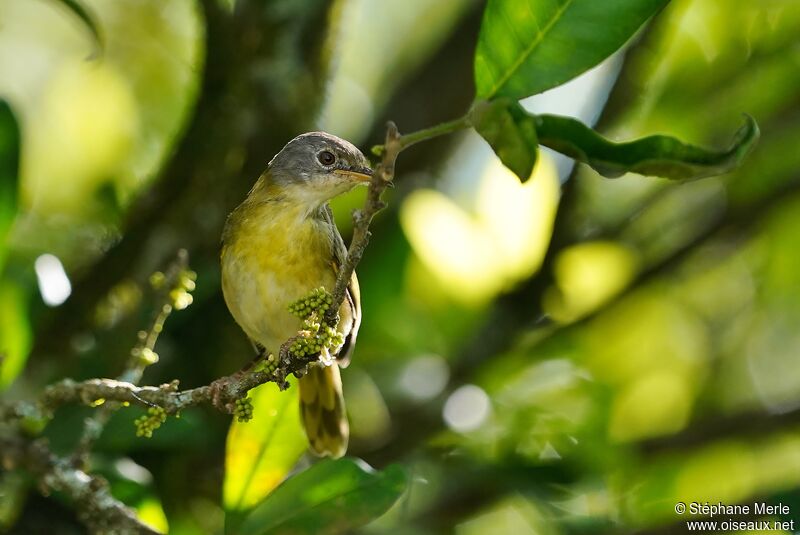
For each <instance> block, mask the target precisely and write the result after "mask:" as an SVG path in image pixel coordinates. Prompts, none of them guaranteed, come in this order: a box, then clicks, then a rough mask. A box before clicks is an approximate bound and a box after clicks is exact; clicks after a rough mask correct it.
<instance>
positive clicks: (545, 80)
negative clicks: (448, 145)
mask: <svg viewBox="0 0 800 535" xmlns="http://www.w3.org/2000/svg"><path fill="white" fill-rule="evenodd" d="M667 2H668V0H489V2H488V4H487V5H486V9H485V11H484V13H483V22H482V24H481V30H480V35H479V36H478V48H477V50H476V51H475V86H476V88H477V93H478V95H477V96H478V98H479V99H491V98H494V97H498V96H504V97H511V98H514V99H521V98H524V97H527V96H530V95H534V94H536V93H541V92H542V91H544V90H546V89H550V88H551V87H555V86H557V85H561V84H563V83H564V82H567V81H569V80H570V79H572V78H574V77H575V76H577V75H579V74H580V73H582V72H584V71H586V70H588V69H590V68H592V67H594V66H595V65H597V64H598V63H600V62H601V61H603V60H604V59H605V58H607V57H608V56H610V55H611V54H613V53H614V52H615V51H616V50H617V49H618V48H620V47H621V46H622V45H624V44H625V42H626V41H627V40H628V39H630V37H631V36H632V35H633V34H634V33H635V32H636V30H638V29H639V27H641V26H642V24H644V22H645V21H647V19H648V18H650V17H651V16H652V15H654V14H655V13H657V12H658V11H659V10H660V9H661V8H662V7H663V6H664V5H665V4H666V3H667Z"/></svg>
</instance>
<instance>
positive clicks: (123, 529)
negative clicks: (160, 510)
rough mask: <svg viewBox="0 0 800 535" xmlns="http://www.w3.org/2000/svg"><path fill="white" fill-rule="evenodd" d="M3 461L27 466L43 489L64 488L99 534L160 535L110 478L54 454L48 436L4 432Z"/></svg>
mask: <svg viewBox="0 0 800 535" xmlns="http://www.w3.org/2000/svg"><path fill="white" fill-rule="evenodd" d="M0 461H2V466H3V467H4V468H7V469H13V468H16V467H23V468H25V469H26V470H27V471H28V472H30V473H31V474H33V475H34V476H36V478H37V479H38V480H39V483H40V485H41V487H42V488H43V489H46V490H47V491H48V492H49V491H58V492H63V493H64V494H66V495H68V496H69V497H70V498H71V499H72V501H73V503H74V506H75V510H76V512H77V515H78V519H79V520H80V521H81V522H83V523H84V524H85V525H86V527H88V528H89V531H90V532H91V533H95V534H112V533H113V534H115V535H141V534H145V535H156V534H158V533H159V532H158V531H156V530H154V529H152V528H151V527H149V526H147V525H146V524H144V523H142V522H141V521H140V520H139V519H138V518H137V516H136V513H135V512H134V511H133V510H132V509H131V508H129V507H128V506H126V505H125V504H124V503H122V502H120V501H119V500H117V499H116V498H114V496H113V495H112V494H111V491H110V489H109V486H108V482H107V481H106V480H105V479H103V478H101V477H99V476H94V475H91V474H88V473H86V472H84V471H83V470H80V469H77V468H75V467H74V466H73V465H72V463H70V462H69V461H68V460H66V459H63V458H61V457H58V456H56V455H54V454H53V452H52V451H50V449H49V448H48V447H47V444H46V443H45V441H44V440H42V439H40V440H34V441H30V440H29V439H24V438H22V437H19V436H5V435H0Z"/></svg>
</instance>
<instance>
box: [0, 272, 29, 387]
mask: <svg viewBox="0 0 800 535" xmlns="http://www.w3.org/2000/svg"><path fill="white" fill-rule="evenodd" d="M31 339H32V334H31V326H30V323H29V322H28V296H27V294H26V292H25V290H24V289H23V288H22V287H20V286H19V285H18V284H16V283H15V282H14V281H12V280H9V279H0V390H2V389H3V388H5V387H6V386H8V385H9V384H11V383H12V382H13V381H14V379H16V377H17V375H19V373H20V372H21V371H22V369H23V368H24V367H25V362H26V361H27V359H28V352H29V351H30V348H31Z"/></svg>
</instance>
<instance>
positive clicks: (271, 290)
mask: <svg viewBox="0 0 800 535" xmlns="http://www.w3.org/2000/svg"><path fill="white" fill-rule="evenodd" d="M372 175H373V171H372V169H371V168H370V164H369V161H368V160H367V158H366V157H365V156H364V154H363V153H362V152H361V151H360V150H359V149H358V148H356V147H355V146H354V145H353V144H351V143H350V142H348V141H346V140H344V139H341V138H339V137H336V136H333V135H331V134H328V133H325V132H308V133H305V134H301V135H299V136H297V137H295V138H294V139H292V140H291V141H289V142H288V143H287V144H286V145H285V146H284V147H283V149H281V151H280V152H278V153H277V154H276V155H275V156H274V157H273V158H272V160H271V161H270V162H269V164H268V165H267V168H266V170H265V171H264V172H263V174H262V175H261V176H260V177H259V178H258V180H257V181H256V182H255V184H254V185H253V187H252V189H251V190H250V192H249V193H248V194H247V197H246V198H245V200H244V201H243V202H242V203H241V204H240V205H239V206H238V207H237V208H235V209H234V210H233V212H231V214H230V215H229V216H228V219H227V220H226V223H225V228H224V230H223V235H222V250H221V258H220V261H221V271H222V293H223V296H224V298H225V303H226V304H227V306H228V309H229V310H230V312H231V315H232V316H233V318H234V319H235V320H236V322H237V323H238V324H239V326H240V327H241V328H242V330H243V331H244V332H245V334H246V335H247V336H248V337H249V338H250V340H251V341H252V342H253V344H254V346H255V347H256V348H257V350H258V351H261V352H263V354H273V355H278V352H279V350H280V347H281V345H282V344H283V343H285V342H286V341H287V340H289V339H290V338H292V337H294V336H296V335H297V333H298V331H299V330H300V329H302V322H301V320H300V319H299V318H298V317H296V316H295V315H293V314H292V313H291V312H290V311H289V305H290V304H291V303H293V302H296V301H298V300H300V299H302V298H304V297H306V296H308V295H309V294H310V292H312V291H313V290H315V289H317V288H319V287H323V288H325V289H326V290H327V291H328V292H330V293H332V292H333V289H334V286H335V283H336V277H337V274H338V271H339V269H340V266H341V265H342V264H343V262H344V261H345V259H346V257H347V249H346V247H345V245H344V241H343V240H342V236H341V235H340V234H339V231H338V229H337V227H336V224H335V222H334V219H333V213H332V212H331V208H330V205H329V204H328V203H329V201H330V200H331V199H333V198H334V197H336V196H337V195H341V194H343V193H345V192H347V191H350V190H351V189H353V188H354V187H356V186H358V185H365V184H368V183H369V181H370V179H371V177H372ZM339 318H340V319H339V323H338V326H337V330H338V331H339V333H341V334H342V340H343V343H341V345H339V346H338V347H334V348H332V349H331V350H330V354H331V356H332V357H335V363H333V364H332V365H324V364H323V363H321V362H320V363H313V364H312V365H309V367H308V370H307V372H306V373H305V374H304V375H303V376H302V377H301V378H300V379H299V381H298V386H299V393H300V395H299V398H300V415H301V421H302V423H303V427H304V428H305V432H306V436H307V437H308V442H309V446H310V449H311V451H312V452H313V453H314V454H316V455H318V456H323V457H324V456H328V457H332V458H339V457H342V456H343V455H344V454H345V453H346V451H347V444H348V440H349V425H348V421H347V416H346V413H345V404H344V397H343V395H342V380H341V375H340V371H339V367H340V366H341V367H346V366H347V364H348V363H349V360H350V357H351V355H352V352H353V348H354V347H355V342H356V337H357V336H358V330H359V327H360V325H361V296H360V290H359V286H358V278H357V277H356V274H355V273H353V276H352V278H351V280H350V283H349V285H348V287H347V291H346V294H345V299H344V301H343V302H342V304H341V306H340V307H339Z"/></svg>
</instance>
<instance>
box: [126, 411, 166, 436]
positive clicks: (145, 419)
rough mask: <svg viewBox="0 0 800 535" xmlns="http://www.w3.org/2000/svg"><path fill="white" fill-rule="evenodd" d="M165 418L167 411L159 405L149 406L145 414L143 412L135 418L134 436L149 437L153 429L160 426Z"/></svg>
mask: <svg viewBox="0 0 800 535" xmlns="http://www.w3.org/2000/svg"><path fill="white" fill-rule="evenodd" d="M166 420H167V411H165V410H164V409H163V408H161V407H150V408H149V409H147V414H143V415H142V416H139V417H138V418H136V420H135V421H134V422H133V423H134V425H135V426H136V436H137V437H145V438H150V437H152V436H153V431H155V430H156V429H158V428H159V427H161V424H163V423H164V422H165V421H166Z"/></svg>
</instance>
